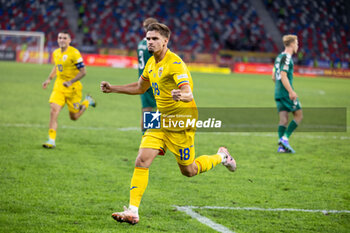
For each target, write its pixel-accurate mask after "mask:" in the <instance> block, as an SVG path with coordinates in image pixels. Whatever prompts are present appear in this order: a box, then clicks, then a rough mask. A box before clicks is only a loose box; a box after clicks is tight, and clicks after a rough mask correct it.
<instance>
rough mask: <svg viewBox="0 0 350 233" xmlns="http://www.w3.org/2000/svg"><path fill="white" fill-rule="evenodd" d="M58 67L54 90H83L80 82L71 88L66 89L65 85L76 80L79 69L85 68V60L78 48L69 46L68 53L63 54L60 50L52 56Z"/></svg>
mask: <svg viewBox="0 0 350 233" xmlns="http://www.w3.org/2000/svg"><path fill="white" fill-rule="evenodd" d="M52 57H53V60H54V62H55V66H56V76H57V78H56V81H55V86H54V89H56V90H57V89H58V90H61V91H72V90H75V89H76V88H81V83H80V81H77V82H74V83H73V84H72V85H71V86H70V87H68V88H67V87H64V86H63V83H64V82H66V81H69V80H72V79H73V78H75V76H76V75H77V74H78V73H79V69H80V68H82V67H84V62H83V58H82V56H81V54H80V52H79V50H77V49H76V48H74V47H72V46H68V48H67V49H66V51H64V52H62V51H61V49H60V48H58V49H56V50H55V51H54V52H53V54H52Z"/></svg>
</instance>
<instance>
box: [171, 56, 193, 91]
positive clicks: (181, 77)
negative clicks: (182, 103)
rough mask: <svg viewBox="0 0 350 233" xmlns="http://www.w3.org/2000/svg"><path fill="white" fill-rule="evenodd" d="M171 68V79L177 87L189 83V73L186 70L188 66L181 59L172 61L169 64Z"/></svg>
mask: <svg viewBox="0 0 350 233" xmlns="http://www.w3.org/2000/svg"><path fill="white" fill-rule="evenodd" d="M171 70H172V75H173V79H174V81H175V83H176V85H177V87H179V88H180V87H181V86H183V85H186V84H190V78H191V76H190V73H189V72H188V68H187V66H186V64H185V63H184V62H183V61H181V60H178V61H173V63H172V64H171Z"/></svg>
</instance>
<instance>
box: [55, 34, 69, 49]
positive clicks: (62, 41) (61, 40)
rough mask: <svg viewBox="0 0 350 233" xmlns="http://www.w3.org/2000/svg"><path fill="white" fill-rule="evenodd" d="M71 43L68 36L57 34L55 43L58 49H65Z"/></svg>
mask: <svg viewBox="0 0 350 233" xmlns="http://www.w3.org/2000/svg"><path fill="white" fill-rule="evenodd" d="M70 42H71V39H70V36H69V34H65V33H58V37H57V43H58V46H59V47H60V48H67V47H68V46H69V44H70Z"/></svg>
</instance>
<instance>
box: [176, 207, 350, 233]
mask: <svg viewBox="0 0 350 233" xmlns="http://www.w3.org/2000/svg"><path fill="white" fill-rule="evenodd" d="M174 207H175V208H176V209H177V210H178V211H182V212H184V213H186V214H187V215H189V216H191V217H192V218H195V219H197V220H198V221H199V222H200V223H203V224H205V225H207V226H208V227H210V228H212V229H214V230H216V231H218V232H222V233H232V232H233V231H231V230H230V229H228V228H227V227H225V226H223V225H220V224H218V223H215V222H214V221H212V220H211V219H209V218H207V217H204V216H202V215H200V214H198V213H196V212H195V211H193V209H213V210H220V209H221V210H248V211H269V212H280V211H284V212H307V213H323V214H330V213H334V214H337V213H347V214H350V210H315V209H294V208H275V209H273V208H260V207H227V206H177V205H174Z"/></svg>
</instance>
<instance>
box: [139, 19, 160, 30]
mask: <svg viewBox="0 0 350 233" xmlns="http://www.w3.org/2000/svg"><path fill="white" fill-rule="evenodd" d="M152 23H158V20H156V19H155V18H147V19H145V20H144V21H143V25H142V26H143V27H144V28H146V29H147V27H148V26H149V25H150V24H152Z"/></svg>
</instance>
